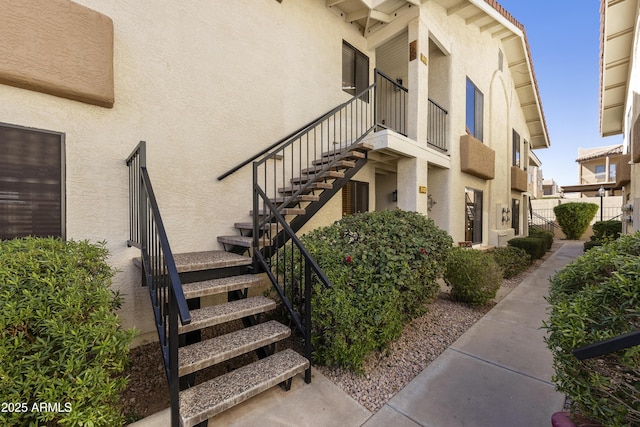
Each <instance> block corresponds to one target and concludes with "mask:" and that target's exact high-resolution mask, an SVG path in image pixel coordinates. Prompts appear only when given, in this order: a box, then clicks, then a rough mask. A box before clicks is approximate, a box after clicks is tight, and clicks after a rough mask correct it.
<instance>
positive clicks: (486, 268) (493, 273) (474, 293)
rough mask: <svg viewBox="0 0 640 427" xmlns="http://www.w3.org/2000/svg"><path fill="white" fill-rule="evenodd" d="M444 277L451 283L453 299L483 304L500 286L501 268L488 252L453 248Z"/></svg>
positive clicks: (493, 296)
mask: <svg viewBox="0 0 640 427" xmlns="http://www.w3.org/2000/svg"><path fill="white" fill-rule="evenodd" d="M444 279H445V281H446V282H447V284H448V285H449V286H451V298H452V299H453V300H454V301H461V302H465V303H468V304H470V305H485V304H487V303H488V302H489V301H491V300H492V299H494V298H495V296H496V293H497V292H498V288H500V284H501V283H502V270H501V268H500V266H499V265H498V263H496V261H495V260H494V258H493V257H492V256H491V255H489V254H488V253H484V252H480V251H476V250H473V249H464V248H454V249H453V250H452V251H451V252H450V253H449V257H448V258H447V263H446V270H445V274H444Z"/></svg>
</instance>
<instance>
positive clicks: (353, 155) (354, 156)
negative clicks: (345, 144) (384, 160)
mask: <svg viewBox="0 0 640 427" xmlns="http://www.w3.org/2000/svg"><path fill="white" fill-rule="evenodd" d="M365 157H367V155H366V154H365V153H363V152H362V151H355V150H354V151H347V152H346V153H345V152H342V151H329V152H326V153H322V157H321V158H320V159H318V160H314V161H313V162H312V164H314V165H324V164H327V163H329V162H332V161H334V160H335V159H336V158H341V159H343V160H353V161H355V160H360V159H364V158H365Z"/></svg>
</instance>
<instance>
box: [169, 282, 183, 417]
mask: <svg viewBox="0 0 640 427" xmlns="http://www.w3.org/2000/svg"><path fill="white" fill-rule="evenodd" d="M169 360H171V361H175V363H170V364H169V378H170V380H169V395H170V396H171V426H179V425H180V381H179V376H178V304H177V301H176V295H175V293H174V292H173V289H172V288H171V286H170V287H169Z"/></svg>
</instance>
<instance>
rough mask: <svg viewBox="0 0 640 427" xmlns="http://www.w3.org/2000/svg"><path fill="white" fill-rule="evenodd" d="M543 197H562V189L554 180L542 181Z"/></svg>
mask: <svg viewBox="0 0 640 427" xmlns="http://www.w3.org/2000/svg"><path fill="white" fill-rule="evenodd" d="M542 195H543V196H547V197H553V196H556V197H560V187H559V186H558V183H557V182H555V181H554V180H553V179H543V180H542Z"/></svg>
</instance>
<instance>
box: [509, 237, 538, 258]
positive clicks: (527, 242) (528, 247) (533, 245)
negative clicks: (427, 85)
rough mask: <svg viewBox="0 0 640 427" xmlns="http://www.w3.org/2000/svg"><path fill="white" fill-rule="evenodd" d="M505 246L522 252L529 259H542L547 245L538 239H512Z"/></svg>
mask: <svg viewBox="0 0 640 427" xmlns="http://www.w3.org/2000/svg"><path fill="white" fill-rule="evenodd" d="M507 244H508V245H509V246H514V247H516V248H520V249H522V250H524V251H525V252H526V253H528V254H529V255H530V256H531V259H538V258H542V257H543V256H544V254H545V253H547V243H546V241H545V239H543V238H540V237H514V238H513V239H511V240H509V241H508V242H507Z"/></svg>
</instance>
